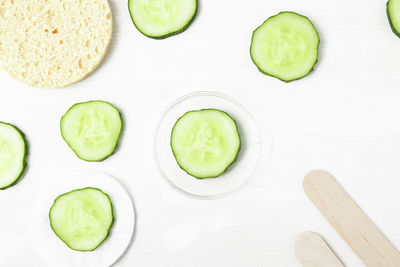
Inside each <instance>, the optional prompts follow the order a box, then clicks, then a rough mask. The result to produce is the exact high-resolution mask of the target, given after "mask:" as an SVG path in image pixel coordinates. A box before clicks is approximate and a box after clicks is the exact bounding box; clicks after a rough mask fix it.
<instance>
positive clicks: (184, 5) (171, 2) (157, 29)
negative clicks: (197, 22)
mask: <svg viewBox="0 0 400 267" xmlns="http://www.w3.org/2000/svg"><path fill="white" fill-rule="evenodd" d="M128 8H129V13H130V16H131V19H132V22H133V24H134V25H135V27H136V28H137V29H138V30H139V31H140V32H141V33H142V34H144V35H145V36H147V37H150V38H153V39H165V38H167V37H170V36H173V35H176V34H179V33H182V32H184V31H185V30H186V29H187V28H188V27H189V26H190V24H191V23H192V22H193V20H194V18H195V17H196V14H197V9H198V2H197V0H129V1H128Z"/></svg>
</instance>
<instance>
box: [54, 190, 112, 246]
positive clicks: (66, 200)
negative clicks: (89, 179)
mask: <svg viewBox="0 0 400 267" xmlns="http://www.w3.org/2000/svg"><path fill="white" fill-rule="evenodd" d="M49 219H50V226H51V228H52V229H53V231H54V233H55V234H56V235H57V236H58V237H59V238H60V239H61V240H62V241H63V242H64V243H65V244H66V245H67V246H68V247H70V248H71V249H73V250H78V251H92V250H94V249H96V248H97V247H98V246H100V244H101V243H102V242H103V241H104V240H105V239H106V238H107V236H108V234H109V231H110V228H111V225H112V224H113V221H114V215H113V207H112V203H111V200H110V198H109V197H108V195H107V194H106V193H104V192H103V191H101V190H100V189H98V188H92V187H86V188H83V189H77V190H73V191H70V192H68V193H65V194H62V195H60V196H58V197H57V198H56V200H55V201H54V203H53V205H52V206H51V208H50V212H49Z"/></svg>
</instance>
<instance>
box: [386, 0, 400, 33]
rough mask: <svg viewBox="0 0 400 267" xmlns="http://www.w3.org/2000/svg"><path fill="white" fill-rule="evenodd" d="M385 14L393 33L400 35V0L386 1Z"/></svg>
mask: <svg viewBox="0 0 400 267" xmlns="http://www.w3.org/2000/svg"><path fill="white" fill-rule="evenodd" d="M386 14H387V17H388V19H389V24H390V28H391V29H392V31H393V33H394V34H396V35H397V36H398V37H400V1H399V0H389V1H388V2H387V3H386Z"/></svg>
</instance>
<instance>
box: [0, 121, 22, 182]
mask: <svg viewBox="0 0 400 267" xmlns="http://www.w3.org/2000/svg"><path fill="white" fill-rule="evenodd" d="M27 151H28V145H27V142H26V140H25V137H24V134H23V133H22V131H21V130H19V129H18V128H17V127H15V126H13V125H11V124H8V123H4V122H0V189H6V188H8V187H10V186H12V185H14V184H15V183H16V182H17V181H18V179H19V178H20V177H21V176H22V174H23V173H24V170H25V167H26V156H27Z"/></svg>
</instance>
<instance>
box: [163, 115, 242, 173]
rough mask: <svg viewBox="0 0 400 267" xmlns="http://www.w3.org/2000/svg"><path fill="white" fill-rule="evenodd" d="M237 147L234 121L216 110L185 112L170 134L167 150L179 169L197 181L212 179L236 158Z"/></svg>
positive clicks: (237, 134)
mask: <svg viewBox="0 0 400 267" xmlns="http://www.w3.org/2000/svg"><path fill="white" fill-rule="evenodd" d="M240 147H241V140H240V135H239V131H238V128H237V125H236V122H235V120H234V119H232V117H231V116H229V115H228V113H226V112H224V111H221V110H218V109H202V110H194V111H189V112H186V113H185V114H184V115H183V116H182V117H180V118H179V119H178V120H177V121H176V123H175V125H174V127H173V129H172V132H171V149H172V153H173V154H174V157H175V159H176V162H177V164H178V165H179V167H180V168H181V169H182V170H184V171H185V172H186V173H188V174H189V175H191V176H193V177H195V178H198V179H203V178H216V177H218V176H220V175H221V174H223V173H224V172H225V171H226V170H227V169H228V167H229V166H231V165H232V164H233V163H234V162H235V161H236V159H237V157H238V154H239V151H240Z"/></svg>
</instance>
